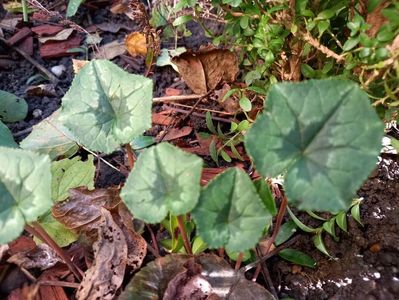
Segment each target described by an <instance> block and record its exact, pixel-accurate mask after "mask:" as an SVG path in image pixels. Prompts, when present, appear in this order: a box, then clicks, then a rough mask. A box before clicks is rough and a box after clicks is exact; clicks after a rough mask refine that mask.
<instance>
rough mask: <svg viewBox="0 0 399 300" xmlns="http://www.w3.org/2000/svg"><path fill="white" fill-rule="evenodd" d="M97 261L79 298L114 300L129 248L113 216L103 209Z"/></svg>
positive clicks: (82, 285) (87, 274) (86, 278)
mask: <svg viewBox="0 0 399 300" xmlns="http://www.w3.org/2000/svg"><path fill="white" fill-rule="evenodd" d="M93 249H94V255H95V259H94V262H93V265H92V266H91V268H89V269H88V270H87V271H86V273H85V276H84V277H83V280H82V282H81V283H80V287H79V289H78V291H77V294H76V297H77V299H79V300H94V299H103V300H111V299H114V296H115V294H116V292H117V290H118V289H119V287H120V286H121V284H122V282H123V277H124V275H125V268H126V260H127V244H126V239H125V236H124V234H123V232H122V230H121V229H120V228H119V227H118V225H117V224H116V223H115V221H114V220H113V219H112V216H111V213H110V212H109V211H108V210H106V209H105V208H101V221H100V222H99V223H98V240H97V241H96V242H95V243H94V244H93Z"/></svg>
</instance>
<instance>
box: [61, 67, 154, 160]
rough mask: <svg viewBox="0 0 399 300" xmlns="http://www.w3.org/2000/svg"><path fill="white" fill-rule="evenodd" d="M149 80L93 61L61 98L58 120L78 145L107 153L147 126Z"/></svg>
mask: <svg viewBox="0 0 399 300" xmlns="http://www.w3.org/2000/svg"><path fill="white" fill-rule="evenodd" d="M151 107H152V81H151V80H150V79H148V78H145V77H144V76H139V75H133V74H129V73H127V72H125V71H124V70H122V69H121V68H119V67H118V66H117V65H115V64H113V63H112V62H110V61H107V60H93V61H91V62H89V63H88V64H86V65H85V66H84V67H83V68H82V70H80V71H79V73H78V74H77V75H76V77H75V79H74V80H73V82H72V86H71V88H70V89H69V91H68V92H67V93H66V94H65V96H64V98H63V99H62V110H61V116H60V118H61V121H62V122H63V124H64V125H65V126H66V127H67V128H69V129H70V130H71V132H72V134H73V135H74V137H75V138H76V140H77V141H78V143H79V144H82V145H83V146H85V147H87V148H89V149H90V150H93V151H100V152H105V153H111V152H113V151H115V150H116V149H118V148H119V147H120V146H121V145H123V144H127V143H130V142H131V141H132V140H133V138H134V137H136V136H139V135H141V134H142V133H143V132H144V131H145V130H147V129H148V128H150V127H151Z"/></svg>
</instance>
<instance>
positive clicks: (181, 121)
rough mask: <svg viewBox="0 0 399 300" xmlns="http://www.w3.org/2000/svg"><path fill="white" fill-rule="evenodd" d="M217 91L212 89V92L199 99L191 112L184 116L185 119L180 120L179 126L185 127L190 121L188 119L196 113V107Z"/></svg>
mask: <svg viewBox="0 0 399 300" xmlns="http://www.w3.org/2000/svg"><path fill="white" fill-rule="evenodd" d="M214 90H215V89H211V90H210V91H208V92H207V93H206V94H205V95H202V96H201V97H200V98H198V100H197V102H195V104H194V105H193V107H192V108H191V109H190V111H189V112H188V113H187V115H185V116H184V118H183V119H182V120H180V122H179V126H183V125H184V124H185V123H186V121H187V120H188V118H189V117H190V115H191V114H192V113H193V112H194V110H195V109H196V107H197V106H198V104H200V102H201V101H202V100H203V99H205V98H206V97H208V96H209V95H210V94H211V93H212V92H213V91H214Z"/></svg>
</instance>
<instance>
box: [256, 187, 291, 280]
mask: <svg viewBox="0 0 399 300" xmlns="http://www.w3.org/2000/svg"><path fill="white" fill-rule="evenodd" d="M280 192H281V197H282V198H281V204H280V208H279V210H278V214H277V219H276V224H275V226H274V230H273V233H272V236H271V237H270V239H269V240H268V241H267V243H266V245H265V248H264V252H265V253H266V254H267V253H269V252H270V248H271V246H272V245H273V243H274V241H275V240H276V237H277V234H278V232H279V230H280V227H281V223H282V222H283V218H284V215H285V212H286V210H287V203H288V201H287V197H286V196H285V194H284V192H283V191H281V190H280ZM261 268H262V265H261V264H259V265H258V266H257V267H256V271H255V274H256V275H258V274H259V271H260V270H261Z"/></svg>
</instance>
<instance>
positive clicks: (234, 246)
mask: <svg viewBox="0 0 399 300" xmlns="http://www.w3.org/2000/svg"><path fill="white" fill-rule="evenodd" d="M192 215H193V218H194V221H195V223H196V224H197V230H198V233H199V235H200V236H201V238H202V239H203V240H204V242H205V243H206V244H207V245H208V246H209V247H210V248H219V247H225V248H226V250H228V251H230V252H234V251H245V250H248V249H250V248H252V247H253V246H255V245H256V243H257V242H258V241H259V238H260V237H261V236H262V232H263V230H264V228H265V226H266V225H267V224H269V223H270V220H271V218H272V215H271V213H270V212H268V211H267V210H266V208H265V206H264V204H263V203H262V200H261V199H260V197H259V195H258V193H257V192H256V189H255V187H254V185H253V184H252V182H251V179H250V178H249V176H248V175H247V174H246V173H245V172H244V171H242V170H240V169H238V168H231V169H228V170H227V171H225V172H223V173H222V174H220V175H218V176H217V177H216V178H215V179H213V180H212V181H211V182H210V183H209V184H208V185H207V186H206V187H205V189H204V190H202V192H201V196H200V199H199V201H198V204H197V206H196V207H195V209H194V210H193V211H192Z"/></svg>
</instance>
